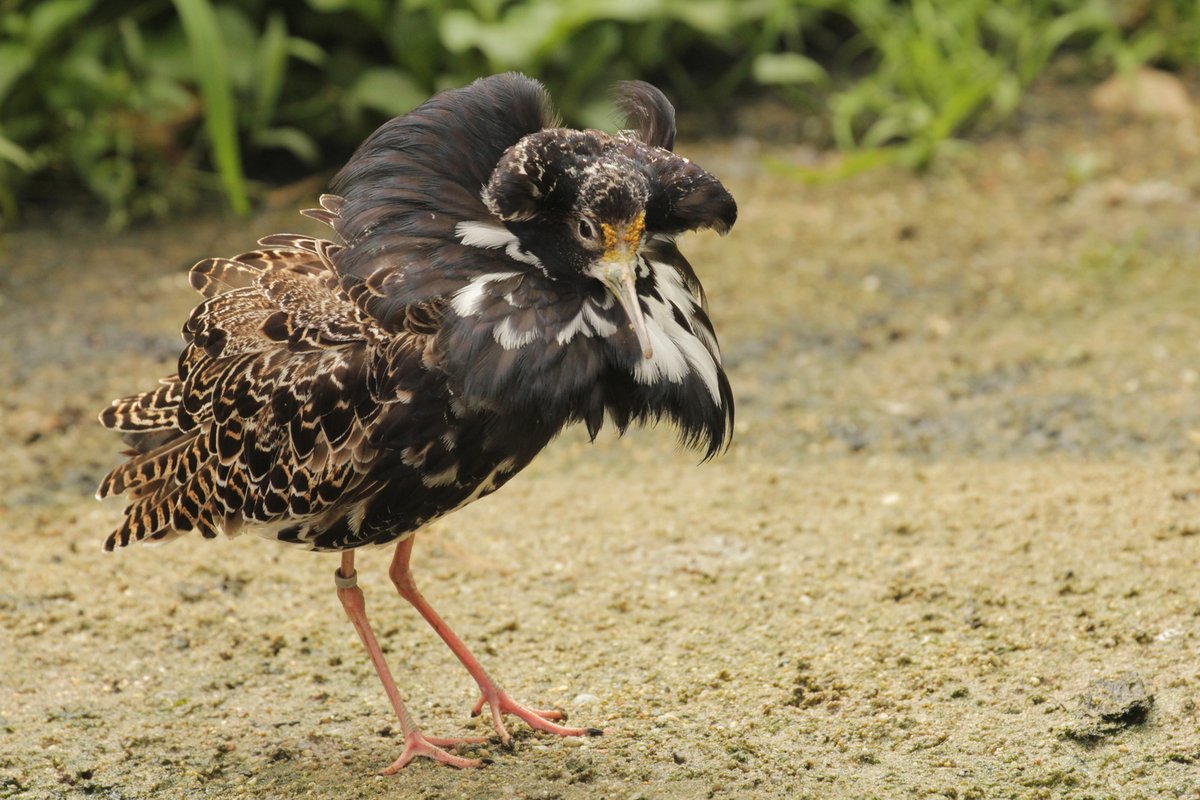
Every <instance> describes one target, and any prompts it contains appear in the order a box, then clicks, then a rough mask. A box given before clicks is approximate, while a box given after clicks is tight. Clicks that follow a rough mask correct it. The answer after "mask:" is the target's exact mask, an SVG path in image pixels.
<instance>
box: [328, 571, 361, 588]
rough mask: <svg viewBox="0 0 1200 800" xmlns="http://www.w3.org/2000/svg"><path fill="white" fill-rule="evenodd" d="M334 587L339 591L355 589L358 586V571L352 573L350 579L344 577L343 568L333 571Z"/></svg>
mask: <svg viewBox="0 0 1200 800" xmlns="http://www.w3.org/2000/svg"><path fill="white" fill-rule="evenodd" d="M333 585H334V586H336V587H337V588H339V589H353V588H354V587H355V586H358V570H355V571H354V572H351V573H350V576H349V577H346V576H344V575H342V568H341V567H338V568H337V569H335V570H334V571H333Z"/></svg>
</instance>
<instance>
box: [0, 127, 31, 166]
mask: <svg viewBox="0 0 1200 800" xmlns="http://www.w3.org/2000/svg"><path fill="white" fill-rule="evenodd" d="M0 161H7V162H8V163H10V164H12V165H13V166H15V167H16V168H17V169H20V170H22V171H24V172H33V170H34V166H35V164H34V161H33V156H31V155H29V152H28V151H26V150H25V148H23V147H21V146H20V145H18V144H17V143H16V142H14V141H12V140H11V139H8V138H5V137H4V136H2V135H0Z"/></svg>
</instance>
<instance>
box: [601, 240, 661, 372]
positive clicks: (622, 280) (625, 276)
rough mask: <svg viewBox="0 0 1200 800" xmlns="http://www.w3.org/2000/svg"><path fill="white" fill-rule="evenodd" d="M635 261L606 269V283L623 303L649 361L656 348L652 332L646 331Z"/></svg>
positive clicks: (608, 266)
mask: <svg viewBox="0 0 1200 800" xmlns="http://www.w3.org/2000/svg"><path fill="white" fill-rule="evenodd" d="M636 263H637V262H635V261H616V262H613V263H611V264H608V265H606V266H605V267H604V283H605V284H606V285H607V286H608V288H609V291H611V292H612V293H613V294H614V295H616V298H617V300H619V301H621V307H622V308H624V309H625V314H626V316H628V317H629V323H630V324H631V325H632V326H633V332H634V333H636V334H637V339H638V344H640V345H641V346H642V355H643V356H644V357H646V358H647V359H650V358H654V348H653V347H651V346H650V332H649V331H648V330H647V329H646V318H645V317H644V316H643V315H642V304H641V303H640V302H639V301H638V296H637V288H636V287H635V286H634V276H635V274H636V273H635V271H634V266H635V264H636Z"/></svg>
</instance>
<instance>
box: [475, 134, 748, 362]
mask: <svg viewBox="0 0 1200 800" xmlns="http://www.w3.org/2000/svg"><path fill="white" fill-rule="evenodd" d="M672 132H673V127H672ZM483 200H484V202H485V203H486V204H487V206H488V209H489V210H490V211H491V212H492V213H493V214H495V215H496V217H497V218H499V219H500V221H501V222H503V223H504V224H505V226H507V228H508V229H509V230H510V231H511V232H512V233H513V234H514V235H516V237H517V239H518V241H519V242H520V244H521V247H522V249H523V250H525V251H527V252H529V253H531V254H532V255H534V256H536V257H537V259H538V261H539V263H540V264H541V266H542V267H543V269H545V271H546V274H547V275H548V276H549V277H550V278H552V279H554V280H562V281H574V282H577V283H582V284H585V288H586V284H589V283H590V284H591V285H592V286H595V285H596V284H597V283H598V284H601V285H603V286H604V287H605V288H606V289H607V290H608V291H609V292H611V294H612V295H613V296H614V297H615V298H616V299H617V300H618V301H619V302H620V303H621V306H622V307H623V308H624V310H625V313H626V315H627V316H628V318H629V322H630V324H631V325H632V326H633V329H634V331H635V333H636V334H637V338H638V343H639V345H640V346H641V349H642V354H643V356H644V357H645V358H647V359H649V358H651V357H652V356H653V352H652V349H651V345H650V335H649V333H648V331H647V328H646V321H645V319H644V317H643V311H642V306H641V303H640V302H639V300H638V286H637V281H638V278H639V277H641V276H644V275H645V267H644V266H643V264H644V261H643V260H642V259H641V258H640V256H641V253H642V250H643V248H644V247H645V246H646V245H647V244H648V243H649V242H650V241H651V240H652V239H653V238H655V237H666V238H670V237H674V236H676V235H677V234H680V233H683V232H684V231H689V230H695V229H697V228H713V229H715V230H717V231H718V232H720V233H725V232H726V231H728V230H729V228H730V227H731V226H732V225H733V223H734V220H735V219H736V218H737V206H736V204H735V203H734V200H733V197H732V196H731V195H730V194H729V192H728V191H726V190H725V187H724V186H722V185H721V183H720V181H718V180H717V179H716V178H714V177H713V176H712V175H710V174H709V173H707V172H705V171H704V170H703V169H701V168H700V167H698V166H696V165H695V164H693V163H692V162H690V161H688V160H687V159H685V158H682V157H680V156H677V155H675V154H674V153H672V152H671V151H669V150H666V149H664V148H661V147H655V146H653V145H650V144H647V143H646V142H644V141H641V140H639V139H637V138H634V137H633V136H630V135H627V134H618V135H609V134H606V133H602V132H599V131H576V130H569V129H564V128H550V129H546V130H542V131H539V132H537V133H533V134H530V135H528V136H526V137H524V138H523V139H521V140H520V141H519V142H518V143H517V144H515V145H513V146H512V147H510V148H509V149H508V150H507V151H505V153H504V155H503V156H502V157H501V158H500V161H499V163H498V164H497V165H496V168H495V170H494V171H493V172H492V176H491V179H490V180H489V181H488V183H487V185H486V186H485V187H484V191H483Z"/></svg>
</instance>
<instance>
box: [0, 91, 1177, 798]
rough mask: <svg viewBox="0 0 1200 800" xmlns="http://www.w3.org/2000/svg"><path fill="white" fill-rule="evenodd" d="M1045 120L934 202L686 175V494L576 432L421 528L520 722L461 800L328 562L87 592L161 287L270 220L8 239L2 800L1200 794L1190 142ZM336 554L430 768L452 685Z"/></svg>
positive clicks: (121, 572)
mask: <svg viewBox="0 0 1200 800" xmlns="http://www.w3.org/2000/svg"><path fill="white" fill-rule="evenodd" d="M1080 101H1081V97H1080V96H1079V95H1077V94H1075V93H1073V92H1072V91H1068V90H1061V91H1058V90H1056V91H1049V92H1045V93H1043V94H1041V95H1039V96H1038V97H1036V98H1035V99H1034V100H1033V101H1032V102H1031V103H1030V104H1029V106H1028V111H1027V112H1026V114H1025V117H1024V118H1023V119H1022V120H1021V121H1020V122H1019V123H1018V124H1016V125H1014V126H1013V129H1012V130H1010V131H1009V132H1007V133H1005V134H1003V135H1000V136H998V137H996V138H994V139H991V140H989V141H986V142H982V143H978V144H977V145H976V146H974V147H972V148H971V149H969V150H967V151H965V152H964V153H963V154H962V155H960V156H959V157H957V158H956V159H955V160H953V161H952V162H950V163H947V164H945V165H944V166H942V167H941V168H940V169H939V170H937V171H935V172H934V173H932V174H929V175H925V176H913V175H911V174H908V173H903V172H890V171H886V170H885V171H878V172H874V173H871V174H869V175H866V176H860V177H858V178H854V179H851V180H847V181H842V182H838V183H834V184H829V185H823V186H806V185H803V184H801V183H798V182H795V181H793V180H790V179H788V178H786V177H783V176H781V175H780V174H779V173H780V170H779V169H777V168H775V167H774V166H772V165H777V164H780V163H789V162H791V163H805V162H806V161H807V160H809V159H810V158H811V157H812V156H811V154H810V153H808V152H807V151H805V150H803V149H802V148H791V147H784V146H780V145H775V146H767V145H760V144H756V143H754V142H752V141H749V140H746V141H734V142H728V143H724V144H719V145H715V144H714V145H703V146H694V147H689V146H688V145H687V143H686V142H685V143H683V146H682V147H681V150H682V151H683V152H684V153H686V154H687V155H690V156H693V157H695V159H696V160H697V161H699V162H700V163H702V164H704V165H705V166H706V167H707V168H709V169H711V170H712V171H714V172H715V173H716V174H718V175H720V176H722V178H724V179H725V181H726V183H727V185H728V186H729V187H730V188H731V190H732V191H733V192H734V194H735V196H736V197H737V198H738V200H739V203H740V207H741V220H740V222H739V223H738V225H737V227H736V228H735V230H734V232H733V234H732V235H731V236H729V237H728V238H726V239H723V240H722V239H718V238H717V237H715V236H698V237H695V239H694V241H693V242H691V246H690V247H688V248H686V249H687V252H688V254H689V256H690V257H691V258H692V260H693V262H694V263H695V264H696V265H697V267H698V270H699V272H700V274H701V276H702V278H703V279H704V280H705V283H706V285H707V287H708V289H709V295H710V298H711V301H712V314H713V317H714V319H715V321H716V323H717V326H718V330H719V333H720V334H721V337H722V341H723V343H724V346H725V350H726V356H727V361H728V363H729V366H730V375H731V379H732V381H733V386H734V391H735V394H736V395H737V398H738V404H739V405H738V425H737V438H736V441H735V443H734V445H733V448H732V449H731V451H730V452H729V453H728V454H726V455H725V456H723V457H721V458H720V459H718V460H716V461H714V462H712V463H709V464H704V465H697V464H696V458H695V457H694V456H692V455H689V454H683V453H679V452H678V451H677V450H676V448H675V446H674V443H673V439H672V436H671V434H670V432H669V431H665V430H650V431H638V432H634V433H632V434H631V435H629V436H627V437H626V438H625V439H623V440H617V439H615V438H614V437H612V436H611V435H609V434H606V435H603V436H602V437H601V439H600V440H599V441H598V442H597V443H596V444H595V445H589V444H588V443H587V442H586V440H585V438H584V437H583V436H582V435H581V434H580V433H579V432H578V431H573V432H570V433H568V434H567V435H565V436H563V437H562V439H561V440H560V441H558V442H557V443H555V444H554V445H552V446H551V447H550V449H549V450H548V451H547V452H546V453H545V454H544V455H543V456H542V457H541V458H540V459H539V460H537V461H535V462H534V464H533V466H531V467H530V468H529V469H528V470H527V471H526V472H525V473H524V474H522V475H521V476H520V477H519V478H517V479H516V480H514V481H513V482H512V484H511V485H510V486H509V487H507V488H506V489H505V490H504V491H502V492H499V493H498V494H497V495H495V496H493V497H490V498H488V499H486V500H484V501H482V502H480V503H478V504H476V505H474V506H472V507H470V508H467V509H465V510H463V511H461V512H459V513H457V514H455V515H453V516H452V517H450V518H448V519H446V520H443V521H441V522H439V523H437V524H435V525H434V526H432V527H431V529H430V530H429V532H428V533H426V534H423V535H422V536H421V537H420V539H419V540H418V544H417V553H416V557H415V568H416V573H417V576H418V580H420V581H422V585H423V587H424V589H425V593H426V595H427V596H428V597H429V599H430V600H431V601H432V602H433V603H434V604H435V605H437V606H438V608H439V610H441V611H442V613H443V615H444V616H445V617H446V618H447V619H448V620H450V621H451V622H452V623H453V624H454V625H455V627H456V628H457V629H458V631H459V632H460V633H461V634H463V636H464V637H465V638H466V639H467V640H468V641H469V642H471V643H473V644H474V645H475V646H476V647H477V648H478V653H479V655H480V656H481V658H483V659H484V660H485V662H487V663H488V664H489V665H490V666H491V667H492V670H493V672H494V674H496V676H497V677H498V678H499V679H500V680H501V681H502V682H503V683H505V685H506V686H507V688H509V689H510V691H512V692H513V694H514V695H516V696H518V697H520V698H523V699H525V700H527V701H529V702H531V703H533V704H535V705H537V704H551V705H557V706H559V707H561V708H563V709H565V710H567V711H568V712H569V713H570V717H571V719H572V721H573V722H576V723H578V724H581V725H594V726H599V727H602V728H604V730H605V735H604V736H603V737H600V738H595V739H588V740H584V741H577V740H575V741H560V740H557V739H553V738H552V737H547V736H543V735H534V734H531V733H530V732H529V731H528V730H527V729H525V728H524V727H523V726H519V725H515V726H514V729H515V730H517V732H518V735H517V743H516V746H515V748H514V749H513V750H512V751H508V750H505V749H502V748H500V747H498V746H496V745H489V746H484V747H482V748H475V749H474V751H473V752H474V753H475V754H481V753H482V754H486V755H488V756H490V757H491V758H492V759H493V760H494V763H493V764H491V765H490V766H488V767H487V768H486V769H483V770H478V771H470V772H460V771H455V770H451V769H448V768H445V767H440V766H437V765H434V764H432V763H430V762H425V761H422V762H418V763H417V764H415V765H414V766H412V767H410V768H408V769H406V770H404V771H403V772H402V773H401V774H399V775H397V776H394V777H391V778H382V777H379V776H378V775H377V772H378V770H380V769H381V768H382V767H384V766H386V765H387V764H388V763H390V762H391V760H392V759H393V758H394V757H395V756H396V755H397V754H398V752H399V748H400V739H399V738H398V735H397V727H398V726H397V725H396V723H395V721H394V719H393V718H392V717H391V714H390V711H389V708H388V706H387V703H386V699H385V697H384V695H383V692H382V691H381V690H380V688H379V686H378V683H377V681H376V679H375V677H374V674H373V672H372V670H371V667H370V665H369V663H368V661H367V659H366V657H365V654H364V653H363V652H362V648H361V646H360V645H359V644H358V642H357V640H356V638H355V636H354V632H353V630H352V629H351V627H350V626H349V624H348V623H347V621H346V620H345V618H344V616H343V614H342V612H341V608H340V606H339V604H338V602H337V599H336V597H335V595H334V591H333V582H332V579H331V578H332V575H331V573H332V571H333V568H334V567H335V566H336V559H335V558H334V557H331V556H314V555H312V554H309V553H306V552H303V551H296V550H291V549H288V548H285V547H283V546H280V545H277V544H273V543H269V542H263V541H260V540H255V539H252V538H241V539H234V540H229V541H218V542H204V541H201V540H199V539H198V538H197V537H188V538H185V539H182V540H180V541H178V542H175V543H172V544H169V545H167V546H163V547H156V548H132V549H129V550H127V551H124V552H120V553H117V554H115V555H105V554H103V553H101V552H100V543H101V541H102V540H103V538H104V536H105V535H106V534H107V533H108V532H109V530H111V529H112V528H113V527H114V526H115V523H116V521H117V519H118V517H119V515H120V509H119V508H118V506H117V505H116V504H103V505H102V504H99V503H96V502H95V501H93V500H92V499H91V494H92V492H93V491H94V489H95V484H96V483H97V482H98V481H99V479H100V477H101V476H102V475H103V474H104V472H105V471H106V470H107V469H108V468H109V467H110V466H111V465H113V464H115V463H116V460H117V455H116V451H117V450H118V446H117V443H116V441H115V439H114V437H112V436H111V435H109V434H108V433H107V432H105V431H103V430H101V429H100V428H99V426H98V425H97V424H96V423H95V421H94V420H95V414H96V412H97V411H98V410H99V409H100V408H101V407H102V406H103V405H104V404H105V403H107V401H108V400H109V399H110V398H112V397H115V396H117V395H120V394H126V393H129V392H131V391H134V390H138V389H140V388H144V387H146V386H148V385H152V381H153V380H154V379H155V378H157V377H159V376H160V375H162V374H166V373H167V372H169V371H170V370H171V369H172V361H173V358H174V355H175V352H176V349H177V345H178V335H177V331H178V327H179V324H180V323H181V321H182V319H183V316H184V315H185V314H186V312H187V311H188V309H189V308H190V306H191V304H192V302H193V301H194V299H195V298H194V295H193V294H192V293H191V292H190V291H189V290H188V289H187V286H186V280H185V277H184V276H185V271H186V268H187V267H188V266H189V265H190V263H191V262H192V261H194V260H196V259H198V258H199V257H201V256H204V255H214V254H232V253H236V252H239V251H241V250H243V249H246V248H247V247H248V246H249V245H250V244H251V243H252V241H253V239H254V238H256V236H258V235H261V234H266V233H270V232H273V231H276V230H283V229H303V230H310V228H307V227H306V226H305V224H304V223H303V222H302V221H300V220H299V219H298V218H296V217H295V216H294V213H293V212H294V209H290V208H289V209H286V210H283V209H275V210H270V211H265V212H262V213H261V214H260V216H259V218H257V219H255V220H252V221H251V222H249V223H247V222H244V221H238V222H230V221H228V220H220V219H199V220H188V221H187V222H186V223H184V222H182V221H181V222H179V223H177V224H176V225H173V226H161V227H159V228H158V229H154V230H141V231H135V232H132V233H128V234H125V235H122V236H119V237H115V236H107V235H104V234H102V233H98V232H96V231H95V230H93V229H92V227H91V226H90V225H89V224H88V223H85V222H83V221H81V220H80V219H79V218H77V217H71V216H64V217H62V218H61V219H55V220H52V221H46V222H43V223H39V224H38V225H35V226H32V227H30V228H29V229H26V230H22V231H18V232H14V233H9V234H7V235H6V236H5V237H4V238H3V240H2V242H0V247H2V248H3V249H2V251H0V259H2V261H0V370H2V373H0V374H3V375H4V376H5V380H4V382H3V385H2V386H0V448H2V449H3V456H4V457H3V458H2V459H0V537H2V539H0V541H2V542H3V545H4V546H3V548H0V663H2V666H3V669H2V670H0V676H2V677H0V797H21V798H26V797H29V798H57V797H77V796H78V797H82V796H92V797H102V798H160V797H185V796H186V797H189V798H195V797H215V798H230V797H267V798H299V797H305V798H308V797H313V798H343V797H348V796H354V797H414V798H415V797H420V798H460V797H461V798H498V797H514V798H517V797H519V798H583V797H587V798H638V797H642V798H697V797H733V798H740V797H764V798H770V797H787V798H809V797H811V798H834V799H835V800H836V799H838V798H847V799H849V798H901V797H931V796H932V797H949V798H1031V799H1032V798H1073V799H1074V798H1097V799H1098V798H1163V797H1167V798H1175V797H1185V798H1197V797H1200V711H1198V709H1197V701H1198V700H1200V671H1198V670H1200V652H1198V650H1200V589H1198V588H1197V587H1198V583H1200V581H1198V579H1197V565H1198V564H1197V562H1198V559H1200V513H1198V512H1200V472H1198V470H1197V468H1198V466H1200V459H1198V458H1197V446H1198V445H1200V402H1197V401H1198V399H1200V398H1198V397H1197V394H1198V392H1200V371H1198V370H1200V364H1198V363H1197V360H1196V358H1195V352H1196V347H1197V341H1200V318H1198V315H1197V313H1196V309H1197V303H1198V298H1200V294H1198V292H1200V277H1198V273H1197V265H1198V263H1200V222H1198V220H1200V159H1198V158H1197V156H1198V155H1200V134H1198V132H1197V124H1196V120H1194V119H1193V120H1189V121H1185V122H1182V123H1179V122H1171V123H1166V122H1158V123H1145V122H1133V121H1128V120H1118V119H1114V118H1106V117H1100V116H1097V115H1094V114H1093V113H1092V112H1090V111H1088V110H1087V109H1086V107H1085V106H1084V105H1083V104H1082V103H1081V102H1080ZM389 558H390V553H389V552H388V551H370V552H367V553H364V554H363V555H362V556H361V557H360V559H359V570H360V574H361V575H362V583H363V586H364V589H365V591H366V593H367V602H368V605H369V608H370V612H371V615H372V618H373V620H374V624H375V626H376V630H377V631H378V632H379V634H380V638H381V640H382V641H383V643H384V646H385V649H386V650H387V651H388V653H389V658H390V660H391V662H392V666H393V669H394V670H395V671H396V673H397V675H398V680H399V683H400V685H401V687H402V690H403V691H404V692H405V693H406V695H407V696H408V697H409V698H410V702H411V705H412V709H413V711H414V714H415V715H416V716H417V717H418V718H419V720H420V721H421V722H422V724H423V725H424V726H425V727H426V729H427V730H429V731H430V732H431V733H437V734H442V735H452V734H455V733H467V732H472V731H482V732H486V729H485V727H483V726H482V723H481V722H480V721H479V720H471V719H469V718H468V717H467V714H466V711H467V709H468V708H469V706H470V704H471V703H472V702H473V701H474V693H473V689H474V687H473V685H472V683H471V681H470V679H469V678H468V677H467V676H466V674H465V673H464V672H463V671H462V670H461V669H460V668H459V666H458V665H457V663H456V662H454V660H453V658H452V656H451V655H450V654H449V652H448V651H447V650H446V649H445V648H444V647H443V646H442V645H441V643H440V642H438V641H437V640H436V638H435V637H434V636H433V635H432V633H431V632H430V631H429V630H428V629H427V628H426V627H425V626H424V623H422V622H421V621H420V620H419V619H418V618H417V617H416V615H415V614H413V613H412V612H411V611H410V610H409V609H407V608H406V607H405V605H404V604H403V603H402V601H400V600H399V598H397V597H396V596H395V593H394V592H393V591H392V589H391V586H390V584H389V583H388V581H387V577H386V566H387V563H388V560H389Z"/></svg>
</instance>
